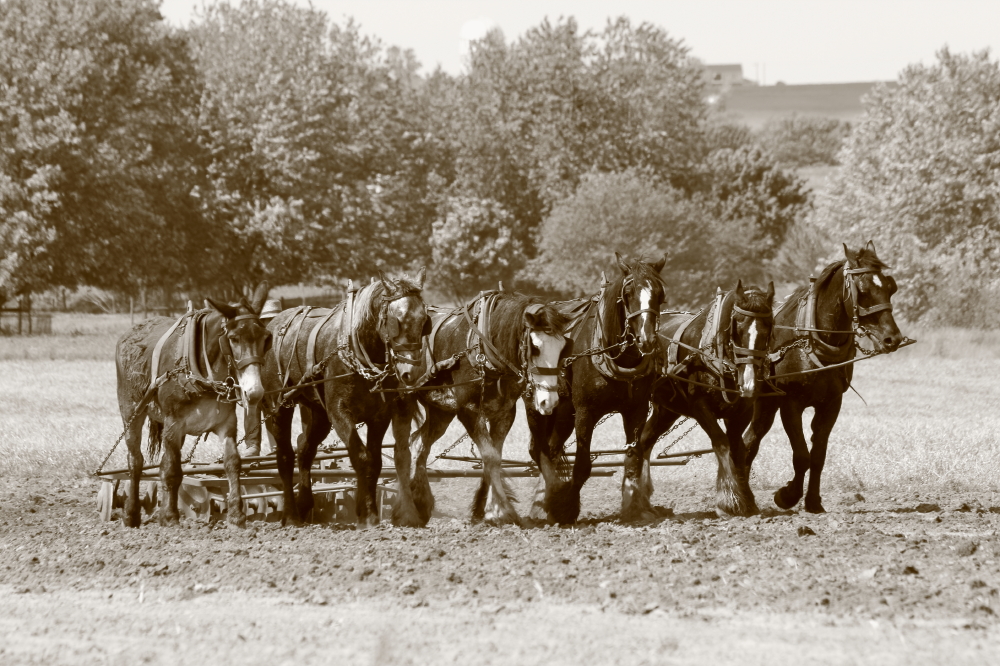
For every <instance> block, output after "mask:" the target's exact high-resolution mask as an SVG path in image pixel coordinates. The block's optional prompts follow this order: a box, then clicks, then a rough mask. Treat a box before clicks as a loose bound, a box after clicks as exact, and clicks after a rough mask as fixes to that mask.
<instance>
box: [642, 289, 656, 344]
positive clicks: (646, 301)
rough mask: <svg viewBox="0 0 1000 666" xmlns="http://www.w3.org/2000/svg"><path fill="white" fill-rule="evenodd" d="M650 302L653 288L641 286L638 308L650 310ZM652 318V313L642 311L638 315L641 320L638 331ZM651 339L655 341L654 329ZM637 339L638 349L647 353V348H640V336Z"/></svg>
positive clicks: (643, 328)
mask: <svg viewBox="0 0 1000 666" xmlns="http://www.w3.org/2000/svg"><path fill="white" fill-rule="evenodd" d="M652 302H653V290H652V289H650V288H649V287H643V288H642V289H640V290H639V309H640V310H652ZM652 319H653V315H652V314H650V313H649V312H643V313H642V314H641V315H639V321H640V322H641V328H640V329H639V330H640V332H641V331H643V330H645V328H646V323H647V322H650V321H651V320H652ZM652 339H653V340H654V342H655V340H656V331H653V336H652ZM639 341H640V345H639V349H640V351H642V352H643V353H647V352H648V351H649V350H643V349H642V344H641V343H642V337H640V338H639Z"/></svg>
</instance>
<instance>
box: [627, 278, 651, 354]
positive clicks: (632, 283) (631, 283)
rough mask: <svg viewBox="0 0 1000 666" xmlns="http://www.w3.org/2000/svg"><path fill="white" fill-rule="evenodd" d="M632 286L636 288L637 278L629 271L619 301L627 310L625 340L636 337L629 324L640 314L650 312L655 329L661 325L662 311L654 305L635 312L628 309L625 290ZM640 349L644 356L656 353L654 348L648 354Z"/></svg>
mask: <svg viewBox="0 0 1000 666" xmlns="http://www.w3.org/2000/svg"><path fill="white" fill-rule="evenodd" d="M630 286H631V287H632V288H633V289H635V280H634V278H633V275H632V274H631V273H629V274H628V275H627V276H626V277H625V279H624V280H622V290H621V293H620V294H619V295H618V303H621V306H622V309H624V310H625V330H624V331H622V335H621V337H622V340H623V341H625V340H628V338H629V337H631V338H632V339H633V340H634V339H635V335H634V334H633V333H632V331H631V330H630V329H629V326H628V323H629V320H631V319H632V318H634V317H638V316H640V315H643V314H650V315H652V316H653V330H654V331H655V330H657V329H658V328H659V325H660V311H659V309H657V308H652V307H650V308H640V309H639V310H636V311H635V312H629V310H628V301H626V299H625V290H626V289H627V288H628V287H630ZM636 349H637V350H638V345H637V346H636ZM638 351H639V353H640V354H642V355H643V356H647V355H648V354H653V353H655V351H656V349H655V348H654V349H653V350H652V351H650V352H648V353H646V354H643V353H642V351H641V350H638Z"/></svg>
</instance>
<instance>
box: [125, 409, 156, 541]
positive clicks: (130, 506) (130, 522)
mask: <svg viewBox="0 0 1000 666" xmlns="http://www.w3.org/2000/svg"><path fill="white" fill-rule="evenodd" d="M122 412H123V413H124V412H125V410H124V409H123V410H122ZM128 412H129V413H131V412H132V409H131V408H129V409H128ZM145 420H146V419H145V417H140V416H139V415H136V416H135V417H134V418H133V419H132V423H131V424H130V425H129V427H128V430H127V431H126V434H125V445H126V446H127V447H128V470H129V481H130V483H129V489H128V498H127V499H126V500H125V512H124V515H123V516H122V518H123V519H124V521H125V526H126V527H139V525H141V524H142V502H141V501H140V500H139V480H140V479H141V478H142V466H143V464H144V463H145V461H144V460H143V457H142V422H143V421H145ZM149 425H150V433H152V426H153V420H152V419H150V421H149Z"/></svg>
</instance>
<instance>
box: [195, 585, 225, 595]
mask: <svg viewBox="0 0 1000 666" xmlns="http://www.w3.org/2000/svg"><path fill="white" fill-rule="evenodd" d="M191 591H192V592H194V593H195V594H212V593H213V592H218V591H219V586H218V585H202V584H201V583H195V585H194V587H192V588H191Z"/></svg>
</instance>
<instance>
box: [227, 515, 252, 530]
mask: <svg viewBox="0 0 1000 666" xmlns="http://www.w3.org/2000/svg"><path fill="white" fill-rule="evenodd" d="M226 524H228V525H229V526H230V527H235V528H237V529H241V530H245V529H246V527H247V517H246V516H228V517H227V518H226Z"/></svg>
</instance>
